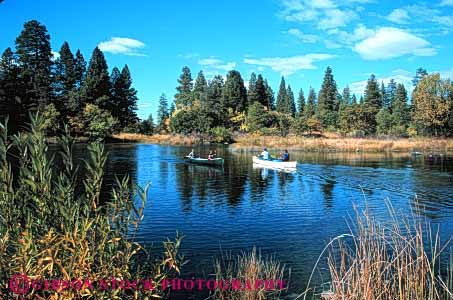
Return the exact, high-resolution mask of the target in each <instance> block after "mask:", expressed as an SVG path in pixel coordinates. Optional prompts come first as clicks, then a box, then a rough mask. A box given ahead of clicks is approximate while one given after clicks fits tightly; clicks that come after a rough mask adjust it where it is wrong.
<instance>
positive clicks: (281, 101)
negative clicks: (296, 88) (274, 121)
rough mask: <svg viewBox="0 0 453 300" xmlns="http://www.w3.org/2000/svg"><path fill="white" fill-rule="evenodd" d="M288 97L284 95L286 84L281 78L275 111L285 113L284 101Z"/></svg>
mask: <svg viewBox="0 0 453 300" xmlns="http://www.w3.org/2000/svg"><path fill="white" fill-rule="evenodd" d="M287 98H288V96H287V95H286V83H285V78H284V77H283V76H282V80H281V81H280V88H279V90H278V95H277V105H276V106H277V111H278V112H281V113H285V112H286V99H287Z"/></svg>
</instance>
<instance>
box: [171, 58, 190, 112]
mask: <svg viewBox="0 0 453 300" xmlns="http://www.w3.org/2000/svg"><path fill="white" fill-rule="evenodd" d="M178 83H179V85H178V86H177V87H176V90H177V93H176V95H175V100H176V106H177V107H178V108H182V107H185V106H191V105H192V88H193V83H192V74H191V73H190V69H189V67H187V66H186V67H183V68H182V74H181V76H179V79H178Z"/></svg>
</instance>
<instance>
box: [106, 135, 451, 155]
mask: <svg viewBox="0 0 453 300" xmlns="http://www.w3.org/2000/svg"><path fill="white" fill-rule="evenodd" d="M113 137H114V138H115V139H116V140H118V141H122V142H138V143H150V144H165V145H186V146H190V145H195V144H199V143H200V138H199V137H196V136H183V135H170V134H168V135H162V134H156V135H152V136H148V135H142V134H131V133H121V134H117V135H114V136H113ZM234 140H235V143H233V144H232V145H231V147H232V148H233V149H237V150H241V149H249V150H259V149H262V148H263V147H268V148H271V149H284V148H286V149H291V150H306V151H316V152H323V151H325V152H329V151H342V152H412V151H419V152H426V153H431V152H453V139H447V138H409V139H408V138H393V139H390V138H389V139H384V138H343V137H340V136H337V135H333V134H330V135H326V136H323V137H304V136H288V137H279V136H257V135H250V134H245V135H236V136H235V137H234Z"/></svg>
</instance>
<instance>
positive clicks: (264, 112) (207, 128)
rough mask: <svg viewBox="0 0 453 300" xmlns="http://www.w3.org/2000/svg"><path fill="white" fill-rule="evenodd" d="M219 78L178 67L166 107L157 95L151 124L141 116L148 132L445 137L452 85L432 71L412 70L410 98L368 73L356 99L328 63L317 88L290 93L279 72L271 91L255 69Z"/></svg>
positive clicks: (450, 130) (451, 116) (450, 121)
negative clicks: (246, 76)
mask: <svg viewBox="0 0 453 300" xmlns="http://www.w3.org/2000/svg"><path fill="white" fill-rule="evenodd" d="M225 78H226V79H225V80H224V78H223V77H222V76H221V75H216V76H214V77H213V78H212V80H210V81H207V80H206V78H205V76H204V74H203V71H200V72H199V73H198V75H197V77H196V79H195V80H193V79H192V75H191V71H190V69H189V68H188V67H184V68H183V69H182V74H181V75H180V77H179V79H178V86H177V87H176V90H177V93H176V95H175V98H174V101H173V102H172V104H171V106H170V107H168V100H167V98H166V96H165V94H162V96H161V97H160V100H159V108H158V115H157V122H156V126H155V128H154V124H153V119H152V116H150V119H149V120H147V121H145V122H147V124H148V125H149V129H150V130H151V131H153V130H152V129H153V128H154V132H172V133H179V134H194V133H195V134H212V135H214V136H216V135H220V137H219V139H220V140H221V139H222V137H229V136H230V135H231V132H233V131H241V132H250V133H257V134H263V135H281V136H286V135H288V134H290V133H293V134H298V135H302V134H313V133H317V134H319V133H322V132H323V131H330V132H338V133H340V134H342V135H344V136H356V137H357V136H398V137H412V136H417V135H421V136H441V135H442V136H451V135H453V85H452V83H451V82H450V80H449V79H442V78H441V77H440V75H439V74H437V73H434V74H428V72H427V71H426V70H425V69H423V68H419V69H417V70H416V74H415V76H414V79H413V85H414V89H413V92H412V95H411V99H410V100H409V95H408V91H407V89H406V87H405V86H404V85H403V84H402V83H396V81H395V80H394V79H391V80H390V81H389V82H388V83H387V85H385V84H384V82H381V83H379V82H378V80H377V79H376V77H375V75H371V76H370V77H369V79H368V81H367V84H366V87H365V90H364V93H363V96H361V97H360V99H357V97H356V95H355V94H352V93H351V90H350V89H349V87H348V86H346V87H345V88H343V90H342V91H339V89H338V86H337V84H336V81H335V79H334V76H333V72H332V68H330V67H327V69H326V71H325V74H324V79H323V82H322V86H321V89H320V90H319V92H318V93H316V92H315V90H314V88H313V87H310V89H309V91H308V96H307V98H306V97H305V93H304V91H303V90H302V89H300V90H299V92H298V93H297V99H296V97H295V95H294V92H293V89H292V87H291V85H290V84H287V83H286V82H285V78H284V77H282V78H281V82H280V86H279V90H278V93H277V97H276V98H275V97H274V92H273V90H272V88H271V87H270V85H269V84H268V82H267V80H266V79H265V78H263V76H262V75H261V74H259V75H256V74H255V73H252V74H251V77H250V80H249V84H248V87H247V88H246V87H245V84H244V80H243V78H242V76H241V74H240V73H239V72H238V71H236V70H232V71H229V72H228V73H227V74H226V77H225Z"/></svg>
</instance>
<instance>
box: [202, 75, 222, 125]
mask: <svg viewBox="0 0 453 300" xmlns="http://www.w3.org/2000/svg"><path fill="white" fill-rule="evenodd" d="M223 91H224V82H223V77H222V76H220V75H216V76H214V78H212V80H211V81H210V82H209V84H208V101H207V103H206V105H205V106H203V107H202V108H203V114H205V115H206V120H205V122H204V124H200V125H199V127H201V128H200V129H207V128H209V127H215V126H221V125H223V124H225V122H226V121H227V120H226V108H225V106H224V95H223Z"/></svg>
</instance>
